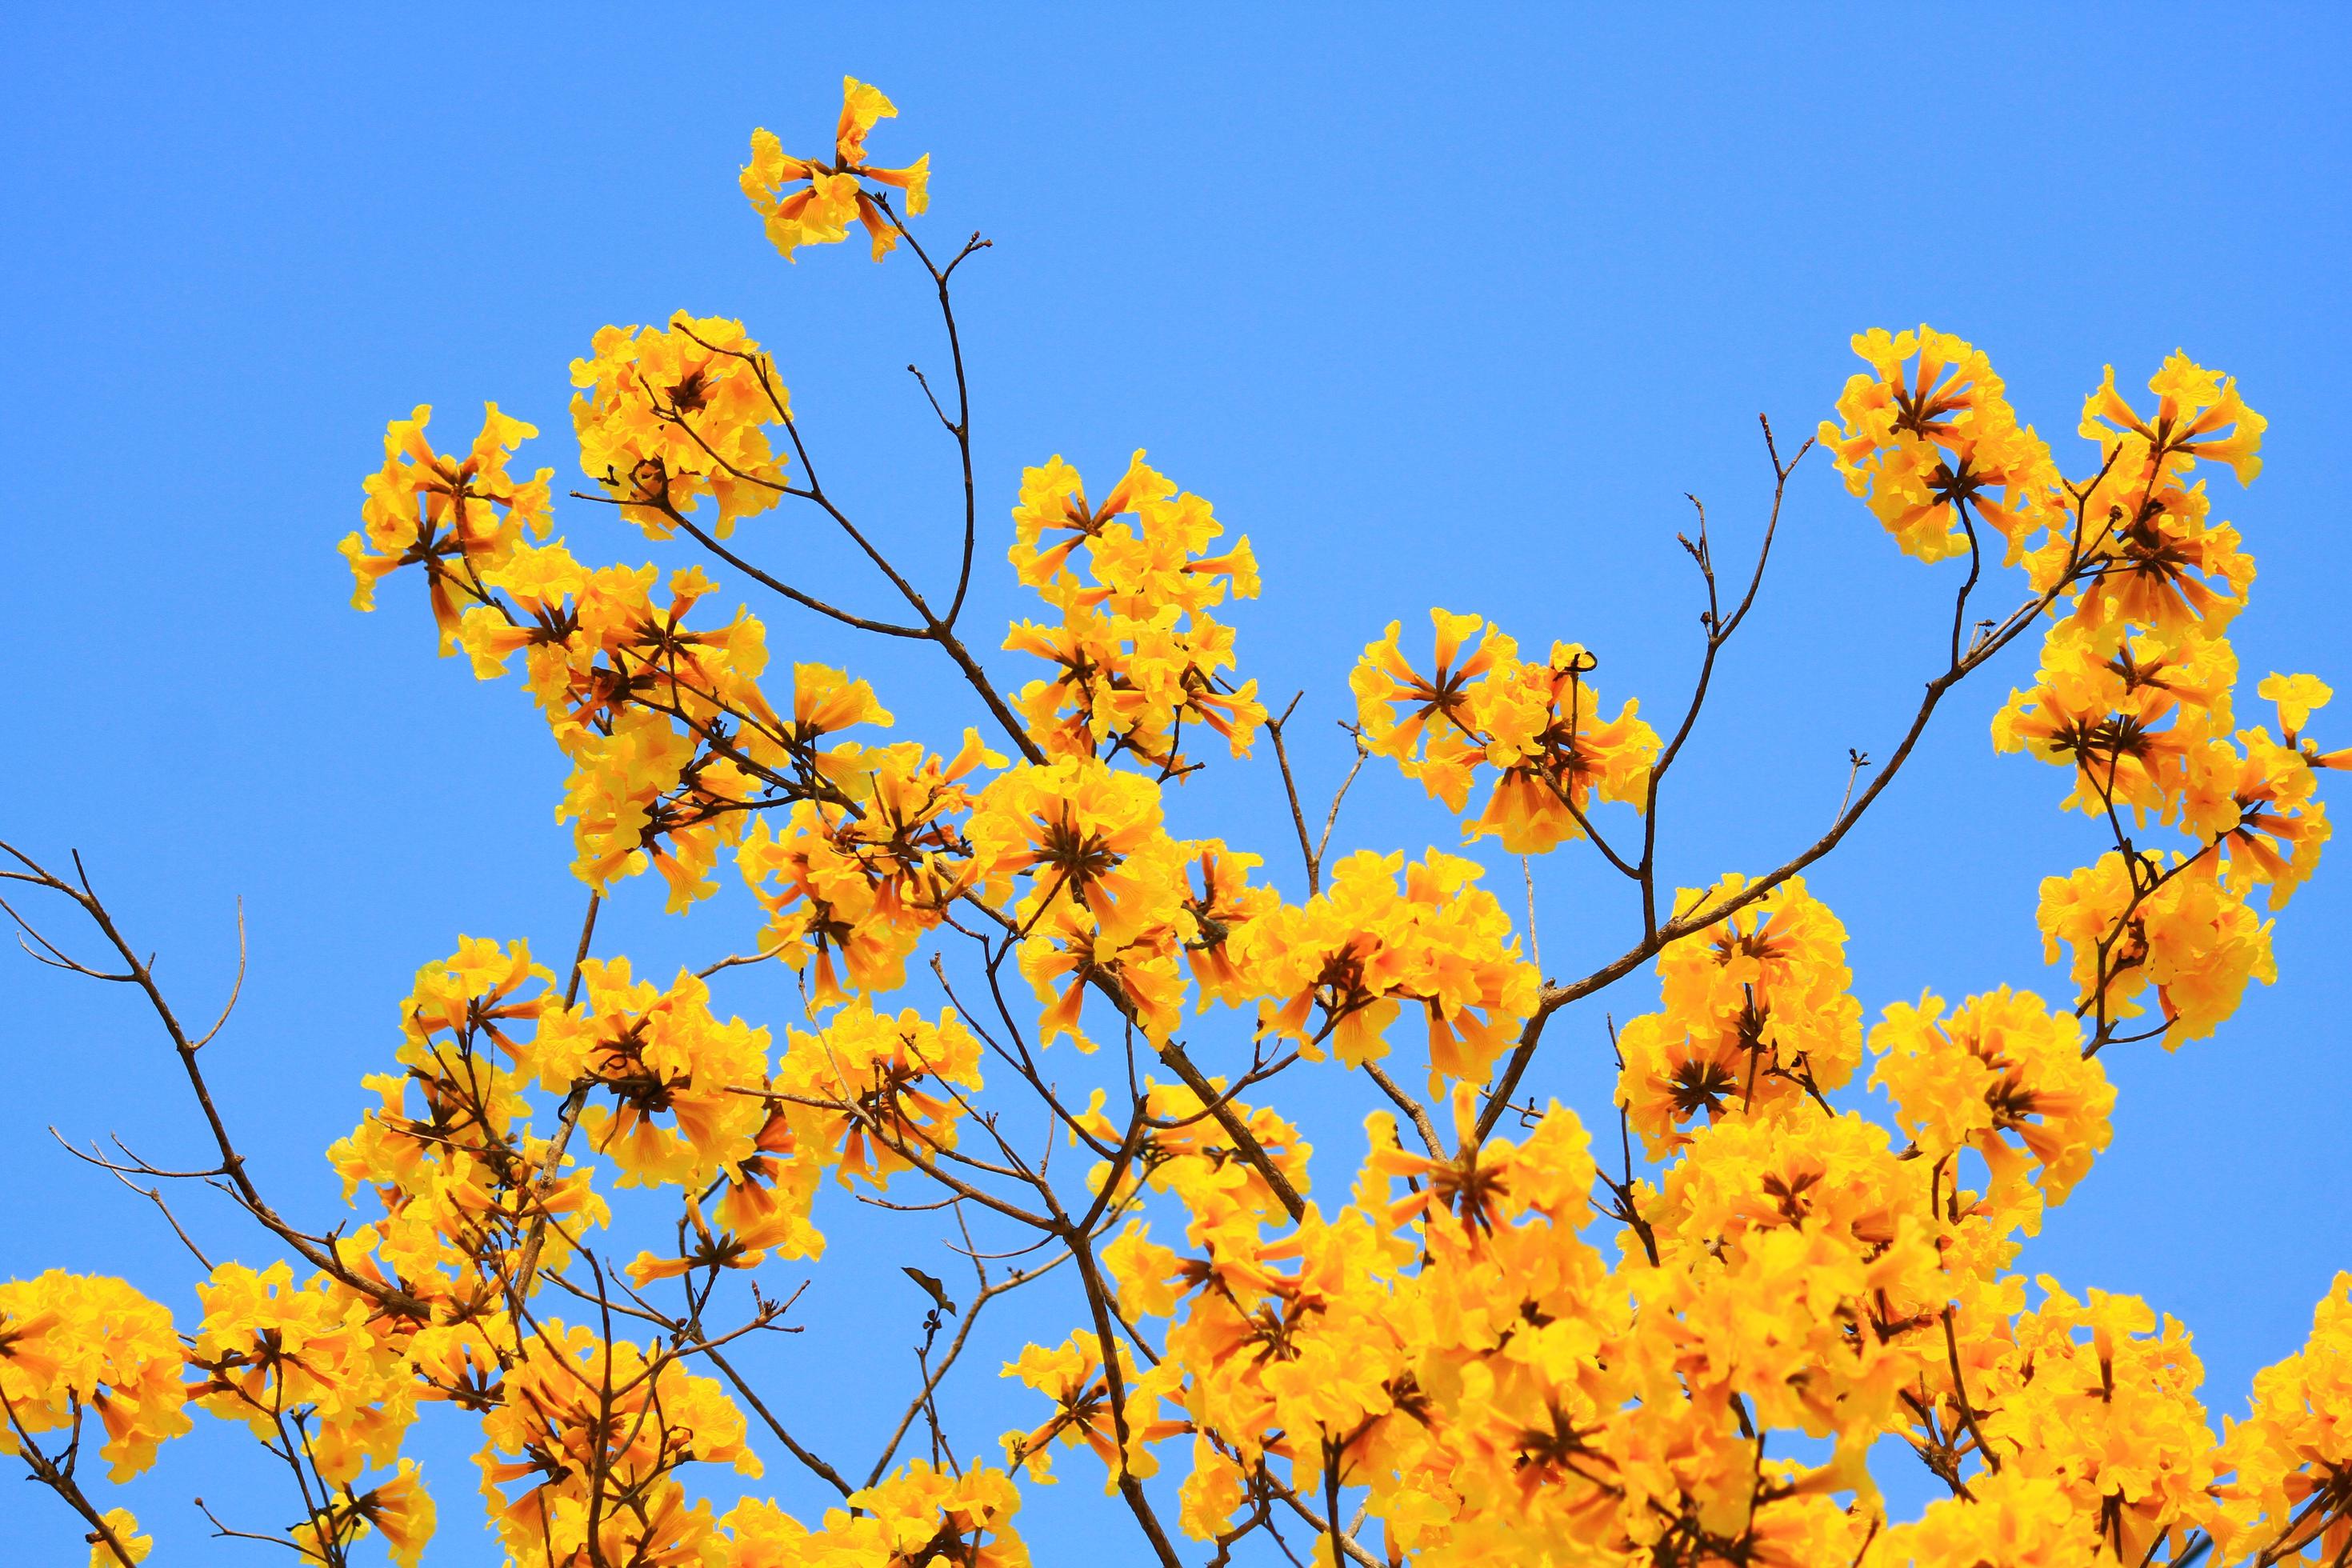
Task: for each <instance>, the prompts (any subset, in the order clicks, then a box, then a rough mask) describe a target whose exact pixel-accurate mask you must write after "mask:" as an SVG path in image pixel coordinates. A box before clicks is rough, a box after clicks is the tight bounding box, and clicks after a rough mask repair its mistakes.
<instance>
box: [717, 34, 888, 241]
mask: <svg viewBox="0 0 2352 1568" xmlns="http://www.w3.org/2000/svg"><path fill="white" fill-rule="evenodd" d="M897 115H898V109H897V107H896V106H895V105H893V104H892V103H891V101H890V100H888V99H887V98H885V97H883V96H882V94H881V92H880V91H879V90H878V89H875V88H872V87H869V86H867V85H866V83H864V82H862V81H859V80H858V79H856V78H855V77H844V78H842V79H841V121H840V123H839V124H838V125H837V126H836V127H835V130H834V138H833V161H832V162H831V163H826V162H824V161H823V160H821V159H814V158H795V157H793V156H792V155H791V154H789V153H786V152H785V151H784V148H783V143H782V142H780V141H779V140H777V138H776V137H775V136H774V135H772V133H770V132H767V131H764V130H761V131H754V132H751V162H750V163H747V164H745V165H744V166H743V175H742V181H741V184H742V187H743V195H745V196H746V197H748V198H749V199H750V200H751V205H752V207H753V208H754V209H755V210H756V211H757V212H758V213H759V215H760V216H761V218H762V219H763V220H765V222H766V225H767V231H768V240H769V242H770V243H771V244H772V245H773V246H774V247H776V250H777V253H778V254H779V255H781V256H782V257H783V258H785V259H786V260H788V261H789V260H792V259H793V251H794V250H796V249H798V248H799V247H802V246H803V245H830V244H832V243H833V242H835V241H836V240H839V239H843V238H845V237H847V236H848V233H849V225H850V222H851V220H852V219H855V220H856V221H857V222H858V223H861V224H863V225H864V226H865V227H866V236H867V237H868V238H869V239H870V240H871V241H872V242H873V248H874V259H875V260H877V261H879V260H881V259H882V258H884V257H886V256H887V255H889V254H890V250H891V248H892V247H894V246H896V245H897V244H898V235H899V229H898V224H897V222H896V221H895V220H894V219H892V218H891V217H890V216H888V215H887V214H886V213H885V212H884V211H883V210H882V208H881V206H880V205H879V204H877V202H876V200H875V199H874V197H873V196H872V195H870V194H869V193H868V192H867V191H866V188H865V186H864V185H863V184H860V182H861V181H866V180H871V181H873V182H874V183H875V184H879V185H887V186H890V187H892V188H893V189H896V190H900V191H903V192H905V193H906V196H907V213H908V216H917V215H919V214H920V213H921V212H922V211H923V209H924V208H925V207H926V206H928V205H929V204H930V178H931V158H930V154H929V153H925V154H923V156H921V157H920V158H918V159H916V160H915V162H914V163H912V164H910V165H909V166H908V167H906V168H903V169H877V168H873V167H870V166H869V165H868V164H867V163H866V133H867V132H870V131H872V130H873V129H874V127H875V126H876V125H877V123H879V122H880V121H884V120H889V119H894V118H896V117H897ZM794 187H804V188H799V189H795V188H794Z"/></svg>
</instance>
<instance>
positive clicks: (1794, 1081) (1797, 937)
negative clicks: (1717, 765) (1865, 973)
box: [1617, 873, 1862, 1155]
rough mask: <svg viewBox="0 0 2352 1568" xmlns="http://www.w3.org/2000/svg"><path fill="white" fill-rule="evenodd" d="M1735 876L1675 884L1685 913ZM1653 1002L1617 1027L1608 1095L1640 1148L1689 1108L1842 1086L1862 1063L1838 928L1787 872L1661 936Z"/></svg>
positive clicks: (1672, 1137) (1718, 899) (1777, 1104)
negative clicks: (1700, 923) (1699, 925)
mask: <svg viewBox="0 0 2352 1568" xmlns="http://www.w3.org/2000/svg"><path fill="white" fill-rule="evenodd" d="M1747 885H1748V883H1747V879H1745V878H1743V877H1740V876H1739V875H1738V874H1737V873H1734V874H1733V875H1731V876H1728V877H1726V878H1725V879H1723V880H1722V881H1720V882H1718V883H1717V884H1716V885H1715V886H1714V887H1712V888H1706V889H1684V890H1683V891H1682V892H1681V893H1680V894H1679V895H1677V898H1676V907H1677V908H1678V909H1680V910H1683V911H1684V912H1685V914H1695V913H1697V912H1698V911H1700V910H1704V909H1706V908H1708V907H1710V906H1719V905H1720V904H1722V903H1723V901H1724V900H1726V899H1727V898H1729V897H1731V896H1733V895H1736V894H1738V893H1739V892H1740V891H1741V890H1742V889H1745V888H1746V887H1747ZM1658 980H1659V1001H1660V1007H1659V1010H1658V1011H1657V1012H1654V1013H1644V1014H1642V1015H1640V1016H1637V1017H1633V1018H1629V1019H1627V1020H1626V1022H1625V1024H1624V1025H1623V1026H1622V1027H1621V1028H1620V1029H1619V1030H1618V1031H1617V1055H1618V1062H1619V1065H1618V1102H1619V1103H1620V1104H1621V1105H1622V1106H1623V1107H1624V1108H1625V1110H1626V1114H1627V1116H1628V1118H1629V1119H1630V1120H1631V1121H1632V1124H1633V1130H1634V1131H1637V1132H1639V1133H1640V1134H1641V1135H1642V1139H1643V1143H1644V1145H1645V1146H1646V1147H1647V1148H1648V1149H1649V1150H1650V1152H1652V1154H1654V1155H1655V1154H1659V1153H1662V1152H1665V1151H1668V1150H1671V1149H1675V1148H1677V1147H1679V1146H1680V1145H1681V1142H1682V1141H1683V1139H1684V1138H1685V1136H1686V1134H1685V1131H1683V1130H1684V1129H1685V1127H1686V1126H1687V1125H1688V1124H1689V1123H1690V1122H1691V1121H1693V1120H1694V1119H1695V1118H1696V1117H1697V1116H1698V1115H1699V1113H1700V1112H1702V1111H1704V1112H1705V1113H1706V1119H1707V1121H1710V1122H1712V1121H1716V1120H1717V1119H1718V1118H1720V1117H1723V1116H1726V1115H1743V1116H1744V1115H1758V1114H1766V1113H1769V1112H1771V1111H1773V1110H1778V1109H1781V1108H1783V1107H1785V1106H1786V1105H1787V1104H1788V1103H1789V1102H1790V1101H1792V1100H1803V1099H1807V1098H1811V1099H1812V1100H1815V1101H1816V1102H1820V1103H1826V1101H1823V1100H1822V1095H1823V1094H1824V1093H1825V1092H1826V1091H1828V1090H1830V1089H1837V1088H1840V1087H1842V1086H1843V1084H1844V1083H1845V1081H1846V1080H1847V1079H1850V1078H1852V1077H1853V1070H1854V1068H1856V1067H1857V1066H1859V1065H1860V1064H1861V1060H1862V1004H1861V1003H1859V1002H1858V1001H1856V1000H1855V999H1854V998H1853V995H1852V994H1850V993H1849V991H1848V989H1847V988H1848V987H1849V986H1850V985H1851V984H1853V971H1852V970H1850V969H1848V968H1847V967H1846V962H1845V927H1844V926H1843V925H1842V924H1840V923H1839V921H1838V918H1837V916H1836V915H1834V914H1832V913H1831V912H1830V910H1829V908H1828V906H1827V905H1825V904H1823V903H1822V902H1821V900H1818V899H1815V898H1814V897H1813V896H1812V895H1811V893H1809V892H1807V891H1806V889H1805V880H1804V879H1803V878H1801V877H1791V878H1790V879H1788V880H1787V881H1785V882H1782V883H1781V884H1780V886H1778V887H1777V888H1774V889H1772V890H1771V891H1770V892H1769V893H1767V894H1766V895H1765V896H1764V897H1763V898H1762V899H1760V900H1758V901H1756V902H1755V903H1753V904H1751V905H1749V906H1748V908H1747V909H1745V910H1740V911H1738V912H1736V913H1734V914H1732V915H1730V916H1728V917H1727V918H1726V919H1724V920H1723V921H1719V922H1717V923H1716V924H1713V925H1710V926H1706V927H1705V928H1703V929H1702V930H1700V931H1696V932H1695V933H1693V934H1692V935H1689V936H1686V937H1684V938H1682V939H1681V940H1679V941H1677V942H1670V943H1668V944H1667V946H1666V949H1665V951H1664V952H1662V953H1660V954H1659V955H1658Z"/></svg>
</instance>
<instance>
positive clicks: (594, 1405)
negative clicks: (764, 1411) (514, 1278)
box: [478, 1321, 760, 1565]
mask: <svg viewBox="0 0 2352 1568" xmlns="http://www.w3.org/2000/svg"><path fill="white" fill-rule="evenodd" d="M501 1393H502V1394H503V1397H502V1398H501V1399H500V1400H499V1405H498V1406H497V1408H496V1409H494V1410H492V1411H491V1412H490V1413H489V1414H488V1415H486V1416H484V1417H483V1421H482V1432H483V1436H484V1437H485V1438H486V1439H487V1442H486V1446H485V1447H484V1448H483V1450H482V1453H481V1456H480V1458H479V1461H478V1462H479V1464H480V1467H481V1471H482V1497H483V1500H484V1501H485V1502H486V1503H487V1504H488V1509H489V1514H490V1520H491V1523H492V1524H493V1525H494V1527H495V1528H496V1529H497V1531H498V1532H499V1538H500V1540H501V1541H502V1542H504V1544H505V1546H506V1550H507V1552H508V1555H509V1559H510V1560H511V1561H513V1562H516V1563H528V1562H530V1560H531V1559H532V1558H534V1557H538V1558H540V1559H541V1561H546V1562H556V1563H575V1562H577V1563H592V1562H601V1563H646V1564H656V1563H658V1564H664V1565H669V1564H680V1565H682V1564H687V1563H695V1562H697V1561H698V1554H699V1553H700V1552H701V1550H702V1549H703V1548H704V1546H705V1545H707V1544H708V1543H709V1542H711V1541H712V1539H713V1536H714V1534H715V1531H716V1526H715V1524H714V1521H713V1520H712V1518H711V1513H710V1505H709V1503H708V1502H706V1501H700V1500H696V1501H691V1502H690V1501H688V1498H687V1493H686V1488H685V1486H684V1484H683V1483H682V1482H681V1481H680V1480H679V1479H678V1472H679V1471H680V1470H681V1469H683V1468H684V1467H685V1466H687V1465H688V1464H690V1463H696V1462H700V1463H704V1464H726V1465H731V1466H732V1467H733V1468H734V1469H735V1471H736V1473H737V1474H739V1475H744V1476H757V1475H758V1474H760V1461H759V1459H758V1458H757V1457H756V1456H755V1455H753V1453H752V1452H751V1449H750V1448H748V1447H745V1446H744V1443H743V1436H744V1433H743V1415H742V1413H741V1412H740V1410H738V1409H737V1408H736V1407H735V1404H734V1402H733V1401H732V1400H731V1399H730V1398H729V1397H728V1396H727V1394H725V1393H724V1391H722V1390H721V1389H720V1388H719V1384H718V1381H717V1380H716V1379H713V1378H708V1377H701V1376H698V1375H696V1374H694V1373H689V1372H688V1371H687V1370H686V1369H685V1367H684V1365H683V1364H682V1363H681V1362H680V1360H679V1358H678V1356H677V1352H675V1351H674V1350H671V1349H668V1348H667V1347H663V1348H655V1349H652V1350H650V1351H649V1350H648V1349H647V1348H646V1347H643V1346H639V1345H636V1344H633V1343H630V1342H626V1341H621V1342H610V1343H608V1342H605V1341H603V1340H601V1339H599V1338H598V1337H597V1336H596V1335H595V1334H594V1333H593V1332H591V1331H589V1330H587V1329H585V1328H583V1327H578V1326H571V1325H566V1324H564V1323H562V1322H558V1321H545V1322H542V1323H541V1324H539V1325H538V1326H537V1327H536V1329H535V1330H534V1331H532V1332H531V1333H530V1334H528V1335H527V1336H525V1337H524V1338H523V1339H522V1341H521V1342H520V1346H519V1349H518V1351H517V1352H516V1355H515V1359H514V1364H513V1365H511V1366H509V1367H508V1368H507V1369H506V1375H505V1377H504V1379H503V1381H502V1385H501Z"/></svg>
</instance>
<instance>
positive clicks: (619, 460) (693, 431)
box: [572, 311, 793, 539]
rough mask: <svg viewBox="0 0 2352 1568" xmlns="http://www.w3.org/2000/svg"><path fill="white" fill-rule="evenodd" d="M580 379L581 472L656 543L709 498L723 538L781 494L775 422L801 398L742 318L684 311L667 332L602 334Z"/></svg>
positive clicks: (576, 407)
mask: <svg viewBox="0 0 2352 1568" xmlns="http://www.w3.org/2000/svg"><path fill="white" fill-rule="evenodd" d="M572 385H574V386H577V387H579V388H580V389H581V390H580V392H579V394H578V395H576V396H574V397H573V398H572V428H573V429H574V430H575V431H576V432H577V433H578V434H579V437H580V468H581V471H582V472H583V473H585V474H586V475H587V476H588V478H589V479H593V481H595V482H596V483H597V484H598V485H601V486H602V487H604V493H605V494H606V495H609V496H611V497H612V498H613V499H614V500H616V501H618V502H619V503H620V506H621V515H622V516H624V517H625V518H627V519H628V520H629V521H632V522H634V523H635V524H637V526H638V527H640V528H642V529H644V530H645V531H646V537H647V538H648V539H667V538H668V537H669V536H670V534H671V532H672V531H675V530H676V529H677V527H678V526H679V525H680V524H681V523H684V522H686V521H687V514H688V513H689V512H691V511H693V510H694V509H695V507H696V505H697V503H698V501H699V500H700V499H701V498H702V497H704V496H709V498H710V500H711V502H712V504H713V505H714V506H715V507H716V508H717V512H718V515H717V517H716V518H715V520H714V521H713V523H712V526H711V531H712V532H714V533H716V534H717V535H718V536H719V538H721V539H724V538H726V537H727V536H728V535H729V534H730V533H732V532H733V531H734V530H735V524H736V523H737V522H739V521H741V520H742V519H744V518H746V517H751V516H755V515H756V514H758V513H760V512H763V511H766V510H769V509H770V508H771V507H772V506H774V505H775V504H776V503H777V502H778V501H779V500H782V499H783V492H784V484H785V477H784V464H783V460H782V458H780V457H778V456H777V455H776V453H775V452H774V450H773V448H772V446H771V445H770V443H769V440H768V433H767V428H766V427H767V426H770V425H777V424H782V425H789V424H791V423H792V417H793V414H792V401H791V397H790V395H789V394H787V393H786V392H785V390H784V388H783V386H782V384H780V383H779V382H778V381H777V380H776V374H775V365H774V363H773V362H772V361H771V360H770V359H769V358H768V356H767V355H766V354H764V353H761V352H760V345H759V344H758V343H755V342H752V341H751V339H750V338H749V337H748V336H746V335H745V334H744V331H743V323H742V322H740V321H721V320H719V319H717V318H712V319H710V320H707V321H698V320H697V319H695V318H694V317H692V316H688V315H687V314H685V313H684V312H683V311H681V312H680V313H678V314H677V316H674V317H672V318H671V320H670V324H669V326H668V327H667V329H656V328H652V327H604V328H600V329H599V330H598V331H597V333H596V336H595V339H594V341H593V343H592V344H591V357H590V358H587V359H576V360H573V361H572Z"/></svg>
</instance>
